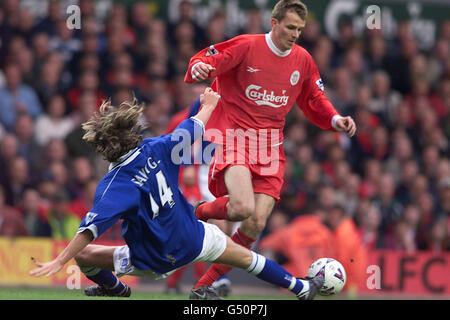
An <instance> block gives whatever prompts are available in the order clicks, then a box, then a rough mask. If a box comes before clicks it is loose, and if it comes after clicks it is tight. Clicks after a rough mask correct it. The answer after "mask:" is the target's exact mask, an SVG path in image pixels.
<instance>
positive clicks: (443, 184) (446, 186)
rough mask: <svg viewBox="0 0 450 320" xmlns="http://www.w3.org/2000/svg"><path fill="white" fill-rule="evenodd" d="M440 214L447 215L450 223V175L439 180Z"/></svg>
mask: <svg viewBox="0 0 450 320" xmlns="http://www.w3.org/2000/svg"><path fill="white" fill-rule="evenodd" d="M438 199H439V200H438V201H439V204H438V208H437V212H438V216H439V217H446V218H447V220H448V222H449V223H450V176H447V177H444V178H442V179H441V180H440V181H439V197H438Z"/></svg>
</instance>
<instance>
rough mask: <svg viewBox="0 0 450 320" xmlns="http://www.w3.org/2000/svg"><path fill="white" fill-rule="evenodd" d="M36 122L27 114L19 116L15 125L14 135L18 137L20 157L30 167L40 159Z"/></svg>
mask: <svg viewBox="0 0 450 320" xmlns="http://www.w3.org/2000/svg"><path fill="white" fill-rule="evenodd" d="M34 126H35V122H34V121H33V119H32V118H31V116H30V115H28V114H27V113H21V114H19V115H18V116H17V118H16V122H15V123H14V134H15V135H16V137H17V141H18V147H19V155H20V156H22V157H24V158H25V159H26V160H27V162H28V164H29V165H30V166H33V165H34V164H35V163H36V162H37V160H38V159H39V155H40V153H41V147H40V146H39V144H38V143H37V141H36V138H35V136H34Z"/></svg>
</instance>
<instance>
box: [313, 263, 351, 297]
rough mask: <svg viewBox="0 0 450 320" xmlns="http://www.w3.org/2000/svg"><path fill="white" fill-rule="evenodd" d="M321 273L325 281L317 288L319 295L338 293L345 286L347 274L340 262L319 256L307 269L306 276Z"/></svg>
mask: <svg viewBox="0 0 450 320" xmlns="http://www.w3.org/2000/svg"><path fill="white" fill-rule="evenodd" d="M318 275H323V277H324V278H325V281H324V283H323V286H322V287H321V288H320V290H319V293H318V294H319V295H321V296H331V295H333V294H337V293H339V292H340V291H341V290H342V289H343V288H344V286H345V281H346V280H347V274H346V273H345V269H344V267H343V266H342V264H341V263H340V262H339V261H337V260H335V259H332V258H321V259H318V260H316V261H314V262H313V263H312V264H311V266H310V267H309V269H308V277H310V278H314V277H315V276H318Z"/></svg>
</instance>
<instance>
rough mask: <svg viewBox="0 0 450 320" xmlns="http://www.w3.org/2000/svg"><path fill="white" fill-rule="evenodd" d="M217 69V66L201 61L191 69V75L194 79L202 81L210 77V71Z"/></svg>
mask: <svg viewBox="0 0 450 320" xmlns="http://www.w3.org/2000/svg"><path fill="white" fill-rule="evenodd" d="M213 71H216V68H214V67H213V66H211V65H210V64H207V63H203V62H199V63H197V64H196V65H194V67H193V68H192V70H191V76H192V79H194V81H197V82H200V81H203V80H206V79H208V77H209V73H210V72H213Z"/></svg>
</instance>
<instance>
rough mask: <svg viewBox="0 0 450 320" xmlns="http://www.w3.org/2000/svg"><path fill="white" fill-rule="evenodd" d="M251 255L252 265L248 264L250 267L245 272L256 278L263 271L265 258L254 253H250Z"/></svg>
mask: <svg viewBox="0 0 450 320" xmlns="http://www.w3.org/2000/svg"><path fill="white" fill-rule="evenodd" d="M251 253H252V257H253V259H252V263H251V264H250V267H248V269H247V272H248V273H250V274H252V275H254V276H256V275H258V274H259V273H260V272H261V271H262V270H263V269H264V265H265V264H266V258H265V257H264V256H262V255H260V254H257V253H256V252H253V251H251Z"/></svg>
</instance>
